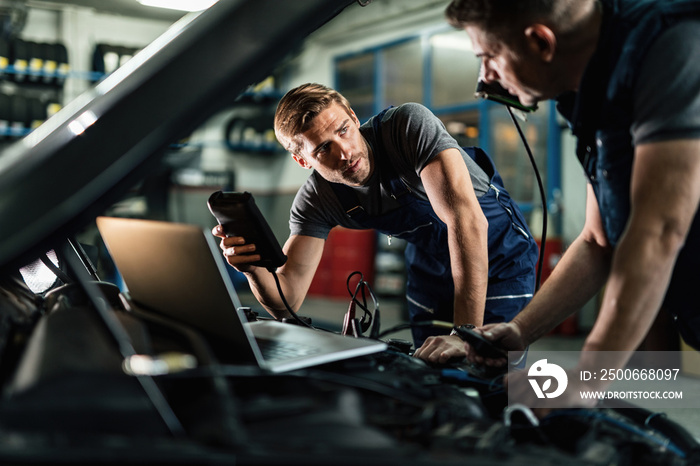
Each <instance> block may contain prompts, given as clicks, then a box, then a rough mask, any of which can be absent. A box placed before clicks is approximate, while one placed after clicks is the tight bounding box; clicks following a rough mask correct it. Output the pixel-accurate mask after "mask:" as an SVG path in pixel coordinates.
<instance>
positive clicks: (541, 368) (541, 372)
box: [527, 359, 569, 398]
mask: <svg viewBox="0 0 700 466" xmlns="http://www.w3.org/2000/svg"><path fill="white" fill-rule="evenodd" d="M527 375H528V381H529V382H530V385H532V389H533V390H534V391H535V395H537V398H545V397H546V398H556V397H558V396H559V395H561V394H562V393H564V390H566V385H567V384H568V383H569V378H568V377H567V376H566V371H564V369H562V368H561V367H560V366H558V365H556V364H550V363H548V362H547V360H546V359H540V360H539V361H537V362H536V363H535V364H533V365H532V367H530V370H529V371H528V372H527ZM553 378H554V379H555V380H556V381H557V386H556V389H555V390H554V391H551V392H550V391H549V390H550V389H551V388H552V379H553ZM539 379H542V384H541V385H540V381H539Z"/></svg>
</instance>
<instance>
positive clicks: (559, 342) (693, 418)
mask: <svg viewBox="0 0 700 466" xmlns="http://www.w3.org/2000/svg"><path fill="white" fill-rule="evenodd" d="M241 301H242V302H243V305H247V306H250V307H252V308H253V309H254V310H257V311H258V312H260V313H261V315H264V311H262V310H261V309H260V307H259V304H257V301H255V299H254V298H253V297H252V295H250V294H246V293H245V292H244V293H241ZM349 302H350V297H349V296H348V297H347V298H325V297H324V298H321V297H308V298H307V299H306V301H305V302H304V306H303V308H302V310H301V312H300V313H299V314H300V315H304V316H307V317H311V318H312V320H313V323H314V324H315V325H317V326H319V327H323V328H327V329H331V330H340V328H341V327H342V323H343V316H344V315H345V312H346V311H347V309H348V305H349ZM378 302H379V309H380V317H381V323H382V325H381V330H382V331H385V330H387V329H390V328H392V327H394V326H396V325H398V324H401V323H405V322H406V311H405V308H404V304H403V300H402V299H395V298H386V297H380V298H379V299H378ZM357 315H358V316H359V315H360V313H359V310H358V313H357ZM386 338H399V339H404V340H408V341H411V334H410V330H400V331H397V332H393V333H391V334H390V335H387V336H386ZM584 338H585V335H575V336H562V335H550V336H546V337H544V338H542V339H540V340H539V341H537V342H536V343H534V344H533V345H532V346H531V347H530V351H572V352H573V351H578V350H580V349H581V346H582V344H583V341H584ZM680 378H681V380H680V385H681V386H683V387H685V388H684V389H688V390H693V391H694V392H695V393H698V392H700V378H698V377H693V376H686V375H680ZM661 412H664V413H665V414H666V416H668V417H669V418H670V419H672V420H674V421H675V422H677V423H678V424H680V425H681V426H683V427H685V428H686V429H687V430H688V431H689V432H690V433H691V434H692V435H693V436H694V437H695V438H697V439H698V440H699V441H700V406H689V407H686V408H682V409H664V410H661Z"/></svg>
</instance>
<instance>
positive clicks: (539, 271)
mask: <svg viewBox="0 0 700 466" xmlns="http://www.w3.org/2000/svg"><path fill="white" fill-rule="evenodd" d="M506 108H507V109H508V114H509V115H510V119H511V120H513V124H514V125H515V128H516V129H517V130H518V134H519V135H520V139H522V140H523V145H525V150H526V151H527V155H528V157H529V158H530V163H531V164H532V169H533V170H534V171H535V177H536V178H537V186H538V188H539V189H540V198H541V199H542V238H541V240H540V254H539V260H538V261H537V279H536V280H535V292H537V291H539V289H540V285H541V284H542V265H543V264H544V247H545V244H546V242H547V217H548V210H547V196H546V195H545V192H544V185H543V184H542V177H541V176H540V171H539V170H538V169H537V162H535V157H534V156H533V155H532V150H531V149H530V145H529V144H528V143H527V139H525V134H523V130H522V129H521V128H520V125H519V124H518V121H517V120H516V118H515V115H514V114H513V109H512V108H511V107H510V106H509V105H506Z"/></svg>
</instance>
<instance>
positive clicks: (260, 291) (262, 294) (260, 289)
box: [245, 267, 296, 320]
mask: <svg viewBox="0 0 700 466" xmlns="http://www.w3.org/2000/svg"><path fill="white" fill-rule="evenodd" d="M245 277H246V278H247V279H248V284H249V285H250V289H251V291H252V292H253V295H254V296H255V298H256V299H257V300H258V302H260V304H261V305H262V307H263V308H265V310H266V311H267V312H268V313H270V315H271V316H273V317H274V318H275V319H278V320H280V319H282V318H284V317H290V314H289V311H288V310H287V308H286V307H285V305H284V302H283V301H282V298H281V297H280V294H279V291H278V290H277V285H276V284H275V279H274V277H273V276H272V274H271V273H270V272H269V271H267V270H266V269H264V268H262V267H258V268H256V269H255V270H254V271H252V272H246V273H245ZM278 278H279V279H280V286H281V288H282V292H283V293H284V295H285V299H287V302H288V303H290V306H292V308H293V309H295V310H296V307H294V306H293V305H292V304H291V303H295V302H296V299H295V296H294V295H293V293H292V292H290V291H289V287H288V286H286V281H285V280H284V277H283V276H281V275H278Z"/></svg>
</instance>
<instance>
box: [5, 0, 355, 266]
mask: <svg viewBox="0 0 700 466" xmlns="http://www.w3.org/2000/svg"><path fill="white" fill-rule="evenodd" d="M351 3H353V2H352V1H351V0H303V1H278V0H220V1H219V2H218V3H217V4H215V5H214V6H212V7H211V8H210V9H208V10H206V11H204V12H202V13H200V14H192V15H188V16H185V17H184V18H183V19H181V20H180V21H179V22H177V23H175V24H174V25H173V26H172V27H171V28H170V29H169V30H168V31H167V32H166V33H165V34H163V35H162V36H161V37H159V38H158V39H157V40H155V41H154V42H153V43H152V44H150V45H149V46H148V47H146V48H145V49H144V50H143V51H142V52H140V53H139V54H137V55H136V56H135V57H134V58H133V59H131V60H130V61H129V62H128V63H126V64H125V65H124V66H123V67H121V68H120V69H118V70H117V71H116V72H114V73H113V74H112V75H110V76H108V77H107V78H106V79H105V80H104V81H102V82H101V83H99V84H98V85H97V86H96V87H94V88H93V89H92V90H90V91H88V92H86V93H85V94H83V95H81V96H80V97H79V98H77V99H76V100H75V101H73V102H72V103H70V104H69V105H67V106H66V107H65V108H64V109H62V110H61V111H60V112H59V113H57V114H56V115H54V116H53V117H52V118H50V119H49V120H48V121H47V122H46V123H44V124H43V125H42V126H41V127H39V128H38V129H36V130H35V131H33V132H32V133H31V134H30V135H29V136H27V137H25V138H24V139H22V140H21V141H18V142H17V143H16V144H14V145H12V146H10V147H8V148H7V149H6V150H5V151H3V152H2V153H1V154H0V219H2V222H1V223H0V271H7V270H16V269H17V268H19V267H20V266H22V265H24V264H25V263H27V262H28V261H30V260H33V259H35V256H36V253H37V252H43V251H46V250H48V249H50V248H51V247H53V244H54V243H57V242H58V241H63V240H64V239H65V238H66V237H68V236H69V235H71V234H73V233H74V232H75V231H77V230H78V229H80V228H82V227H83V226H85V225H86V224H87V222H89V221H91V220H93V219H94V217H95V216H96V215H97V214H99V213H100V212H102V211H103V210H104V209H105V208H107V207H108V206H110V205H111V204H112V203H113V202H116V201H117V200H118V199H119V198H120V196H121V195H123V194H124V193H125V192H126V190H127V189H128V188H129V187H131V186H133V185H134V184H135V183H136V182H137V181H138V180H140V179H141V178H143V176H144V175H145V174H147V173H148V171H149V170H151V169H153V168H154V167H156V166H157V163H158V161H159V159H160V158H161V156H162V154H163V152H164V149H165V148H166V147H167V146H168V145H169V144H171V143H172V142H174V141H176V140H178V139H179V138H181V137H183V136H185V135H187V134H188V133H189V132H190V131H192V130H193V129H195V128H196V127H197V126H199V125H200V124H201V123H202V122H203V121H205V120H206V118H207V117H209V116H211V115H212V114H214V113H215V112H216V111H217V110H220V109H221V108H222V107H223V106H224V105H226V104H230V103H231V102H232V101H233V100H234V99H235V97H236V96H238V95H239V94H240V93H241V92H242V91H244V90H245V89H246V88H247V87H248V86H249V85H251V84H255V83H256V82H259V81H260V80H262V79H263V78H265V77H266V76H268V75H269V73H270V72H271V71H272V69H273V68H274V67H275V65H277V64H278V63H279V62H280V61H281V60H282V58H283V57H284V56H285V55H287V54H288V53H289V52H290V51H292V50H293V49H294V48H295V47H297V46H298V45H299V44H300V43H301V41H302V40H303V39H304V38H305V37H306V36H307V35H308V34H310V33H311V32H313V31H314V30H315V29H317V28H318V27H319V26H321V25H322V24H324V23H325V22H327V21H328V20H329V19H331V18H332V17H334V16H335V15H336V14H337V13H339V12H340V11H342V9H343V8H344V7H346V6H347V5H348V4H351Z"/></svg>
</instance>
